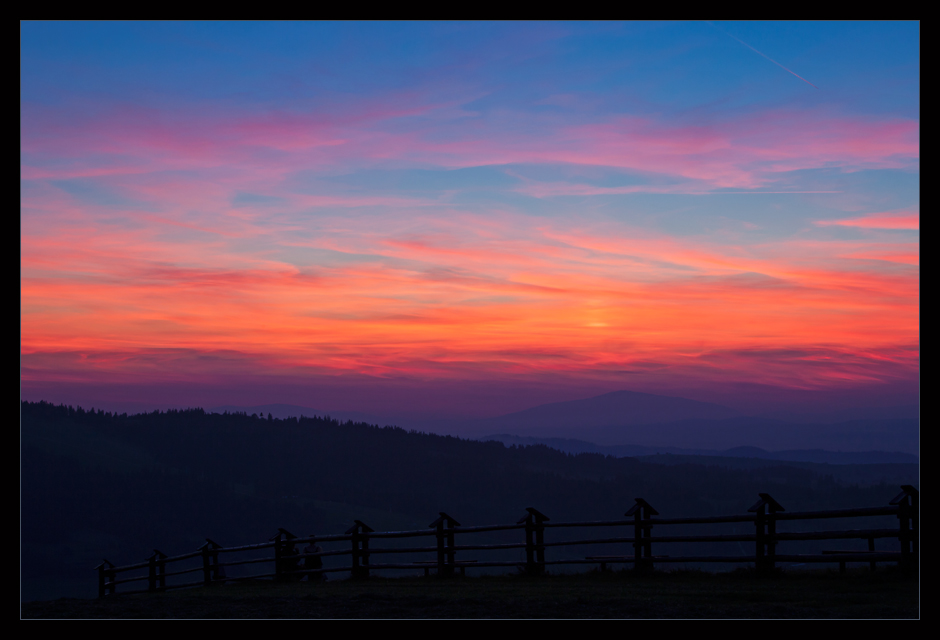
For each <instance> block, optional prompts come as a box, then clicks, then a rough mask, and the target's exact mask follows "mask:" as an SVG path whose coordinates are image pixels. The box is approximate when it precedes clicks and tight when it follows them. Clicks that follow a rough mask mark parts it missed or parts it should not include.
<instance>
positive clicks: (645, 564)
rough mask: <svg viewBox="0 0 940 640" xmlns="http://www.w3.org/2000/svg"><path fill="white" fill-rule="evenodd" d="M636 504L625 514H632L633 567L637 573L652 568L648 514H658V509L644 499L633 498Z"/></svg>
mask: <svg viewBox="0 0 940 640" xmlns="http://www.w3.org/2000/svg"><path fill="white" fill-rule="evenodd" d="M635 501H636V504H635V505H633V506H632V507H630V510H629V511H627V512H626V513H625V514H623V515H625V516H627V517H628V518H629V517H630V516H633V569H634V571H637V572H639V573H649V572H651V571H652V570H653V540H652V536H653V525H652V524H651V523H650V516H658V515H659V511H657V510H656V509H654V508H653V506H652V505H651V504H650V503H649V502H647V501H646V500H644V499H643V498H635Z"/></svg>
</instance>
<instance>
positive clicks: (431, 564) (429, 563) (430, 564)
mask: <svg viewBox="0 0 940 640" xmlns="http://www.w3.org/2000/svg"><path fill="white" fill-rule="evenodd" d="M474 562H477V561H476V560H458V561H456V562H455V563H454V564H453V565H445V566H454V567H457V568H459V569H460V575H461V576H465V575H467V567H466V565H465V564H464V563H466V564H471V563H474ZM412 564H416V565H420V566H422V568H423V569H424V577H425V578H427V577H430V575H431V569H433V568H435V567H437V560H418V561H417V562H414V563H412Z"/></svg>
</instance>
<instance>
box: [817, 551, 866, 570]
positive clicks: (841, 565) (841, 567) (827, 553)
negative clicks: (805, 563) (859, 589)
mask: <svg viewBox="0 0 940 640" xmlns="http://www.w3.org/2000/svg"><path fill="white" fill-rule="evenodd" d="M822 553H823V555H824V556H835V555H850V554H851V555H853V556H856V555H857V556H861V557H860V558H859V559H858V561H859V562H864V561H865V558H864V556H867V555H871V554H872V553H874V551H854V550H853V551H848V550H844V551H840V550H834V549H829V550H825V551H823V552H822ZM875 562H876V561H875V560H871V561H870V562H869V565H868V566H869V569H870V570H871V571H874V570H875ZM845 563H846V561H845V560H839V573H845Z"/></svg>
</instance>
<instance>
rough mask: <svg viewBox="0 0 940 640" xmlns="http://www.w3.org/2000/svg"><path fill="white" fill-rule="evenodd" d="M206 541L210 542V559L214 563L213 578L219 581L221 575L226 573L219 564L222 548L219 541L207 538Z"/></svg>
mask: <svg viewBox="0 0 940 640" xmlns="http://www.w3.org/2000/svg"><path fill="white" fill-rule="evenodd" d="M206 542H207V543H208V544H209V560H211V565H212V580H213V581H214V582H218V581H219V579H220V578H221V577H223V576H224V575H225V572H224V571H221V567H220V566H219V551H218V550H219V549H221V548H222V545H220V544H219V543H218V542H215V541H214V540H210V539H209V538H206Z"/></svg>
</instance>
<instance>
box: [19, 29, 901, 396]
mask: <svg viewBox="0 0 940 640" xmlns="http://www.w3.org/2000/svg"><path fill="white" fill-rule="evenodd" d="M843 26H844V25H839V24H838V23H824V24H815V23H807V24H800V23H797V24H790V25H775V24H773V23H760V24H750V23H740V24H737V25H736V27H735V29H737V31H736V35H738V36H740V37H741V38H742V39H743V40H745V41H747V42H749V43H751V44H753V45H754V46H755V47H757V48H758V49H760V50H761V51H764V52H766V53H767V55H770V56H773V58H774V60H779V61H780V63H781V64H786V65H787V68H790V69H794V70H795V71H796V72H797V73H800V74H801V77H805V78H808V79H809V80H811V81H812V83H813V84H814V85H816V86H818V87H819V89H818V90H817V89H815V88H814V87H813V86H808V84H807V83H805V82H800V81H799V79H798V78H794V77H793V76H792V75H788V74H787V73H785V72H784V71H783V70H781V69H779V68H778V67H775V66H774V65H772V64H770V62H768V61H767V60H764V59H763V58H761V57H760V56H757V55H755V54H753V53H752V52H750V51H748V50H747V49H746V48H744V47H741V46H740V45H739V44H737V43H735V42H734V41H733V40H730V39H729V38H727V37H726V36H723V35H722V33H721V32H719V31H717V30H715V29H712V28H711V27H709V26H708V25H703V24H697V23H666V24H654V23H640V24H635V25H632V24H623V25H622V24H574V25H563V24H531V25H526V24H516V23H508V24H507V23H501V24H486V23H482V24H434V23H431V24H416V25H381V24H380V25H368V24H363V25H357V24H277V23H267V24H261V25H246V24H189V25H177V24H172V23H171V24H149V25H148V24H132V25H127V24H94V23H77V24H55V23H27V24H24V25H22V67H21V68H22V74H23V80H22V93H21V155H22V160H21V305H22V307H21V314H22V315H21V322H22V324H21V331H22V334H21V355H22V374H21V376H22V385H23V393H24V397H27V396H29V395H30V394H32V395H35V396H37V397H36V398H35V399H39V396H41V395H43V394H44V393H46V392H47V391H48V390H49V389H52V388H55V386H56V385H64V386H67V385H69V384H79V383H81V384H86V383H90V382H94V383H96V384H101V385H104V386H107V385H109V384H118V385H136V386H138V387H139V388H141V389H144V388H146V387H147V385H150V384H155V383H161V384H163V383H183V384H189V383H192V384H200V385H209V386H211V385H213V384H218V385H224V384H230V381H231V380H232V379H234V378H233V377H237V378H238V380H240V381H241V382H240V384H244V385H250V384H251V382H250V381H251V380H267V381H268V382H271V381H289V382H290V384H292V385H299V386H303V385H304V384H305V382H304V381H305V380H312V379H314V378H316V379H317V380H320V379H323V378H328V379H330V378H332V379H336V380H344V381H351V382H350V384H355V380H360V379H363V380H364V379H368V380H370V381H373V382H375V381H381V380H385V379H388V380H393V379H394V380H400V379H408V380H414V381H416V382H420V381H422V380H433V381H440V380H450V381H453V382H455V383H459V382H461V381H477V382H486V383H491V384H496V385H511V384H513V383H522V382H524V383H525V384H532V383H538V381H539V380H542V379H545V380H548V379H552V380H570V381H574V382H576V383H577V384H578V385H580V386H579V388H583V387H584V386H585V385H587V384H595V383H596V385H597V386H598V389H599V390H600V391H604V390H608V389H617V388H634V389H646V390H657V391H661V392H667V391H669V389H670V388H671V385H678V386H681V387H683V388H687V387H690V386H696V385H706V384H708V385H711V384H715V383H754V384H762V385H771V386H775V387H781V388H793V389H830V388H840V389H841V388H848V387H853V386H860V385H878V384H897V383H901V382H903V383H908V382H910V383H912V384H916V379H917V377H918V375H919V321H918V313H919V232H918V229H919V187H918V179H919V114H918V111H917V109H918V100H919V91H918V74H919V68H918V64H919V63H918V50H917V37H918V36H917V28H916V25H912V24H908V23H889V24H887V25H881V24H877V23H862V24H855V25H851V29H843V28H842V27H843ZM399 27H400V28H399ZM783 29H788V30H790V32H792V33H796V32H799V33H801V34H803V35H802V36H801V37H800V38H794V39H793V40H792V41H788V40H786V39H784V38H783V36H782V35H781V33H780V31H781V30H783ZM866 30H868V31H871V32H872V33H871V34H869V35H871V36H872V38H859V36H858V34H857V33H856V32H858V31H866ZM412 40H416V41H417V44H415V43H413V42H412V44H411V46H406V45H408V43H409V42H410V41H412ZM804 40H805V42H804ZM859 40H860V41H864V42H866V43H867V44H865V45H864V47H863V45H862V44H861V42H860V41H859ZM809 41H813V42H814V43H815V44H813V45H812V46H811V45H809V44H808V42H809ZM246 42H247V44H245V43H246ZM872 43H874V44H872ZM354 45H355V46H354ZM872 48H873V49H877V51H868V50H867V49H872ZM845 49H851V50H852V51H853V52H856V53H857V54H858V57H857V59H856V60H853V61H850V60H851V57H852V56H850V55H849V54H848V53H846V51H845ZM381 51H386V54H384V56H380V55H379V52H381ZM835 51H841V53H840V54H839V55H838V56H836V55H834V54H833V52H835ZM762 55H763V54H762ZM853 55H854V54H853ZM372 56H377V58H376V61H375V63H374V66H373V64H372V63H371V62H370V60H372ZM878 56H882V59H883V63H882V64H881V65H880V66H879V67H877V68H875V69H872V68H871V67H870V66H868V65H867V63H866V60H869V59H872V58H877V57H878ZM866 67H867V68H866ZM868 74H875V75H876V77H875V78H871V77H868ZM880 77H884V78H887V77H891V78H892V79H893V80H892V82H894V85H895V90H894V97H891V98H888V97H884V96H881V95H878V94H871V95H869V94H867V93H865V92H866V91H869V89H870V87H873V86H878V85H879V84H880V82H881V80H879V78H880ZM83 78H84V80H82V79H83ZM683 85H687V86H683ZM637 374H643V377H642V381H641V382H639V383H638V382H637V378H638V376H637ZM600 391H599V392H600ZM105 395H106V393H105V392H103V393H102V397H104V396H105ZM573 395H574V396H577V394H576V393H573ZM145 396H146V394H145V393H144V392H141V394H139V395H138V396H137V397H139V398H144V397H145ZM43 397H45V396H43ZM160 401H161V402H165V401H167V399H166V398H161V399H160ZM269 401H272V402H274V401H278V402H284V401H294V402H297V403H301V401H300V400H299V399H298V398H296V397H291V398H287V397H280V398H274V397H272V398H271V399H270V400H269ZM481 413H485V411H482V410H481Z"/></svg>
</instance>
